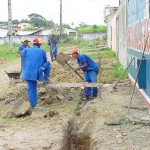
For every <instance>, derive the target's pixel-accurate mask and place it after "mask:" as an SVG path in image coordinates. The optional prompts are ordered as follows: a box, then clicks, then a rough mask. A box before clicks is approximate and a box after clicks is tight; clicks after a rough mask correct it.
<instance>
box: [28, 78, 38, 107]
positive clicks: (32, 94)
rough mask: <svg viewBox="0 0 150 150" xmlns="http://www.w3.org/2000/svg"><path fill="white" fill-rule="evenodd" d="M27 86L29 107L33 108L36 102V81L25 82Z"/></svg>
mask: <svg viewBox="0 0 150 150" xmlns="http://www.w3.org/2000/svg"><path fill="white" fill-rule="evenodd" d="M27 84H28V99H29V101H30V105H31V106H32V107H35V106H36V104H37V102H38V98H37V81H31V80H27Z"/></svg>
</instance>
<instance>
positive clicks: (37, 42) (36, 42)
mask: <svg viewBox="0 0 150 150" xmlns="http://www.w3.org/2000/svg"><path fill="white" fill-rule="evenodd" d="M33 43H34V44H42V41H41V39H39V38H35V39H34V40H33Z"/></svg>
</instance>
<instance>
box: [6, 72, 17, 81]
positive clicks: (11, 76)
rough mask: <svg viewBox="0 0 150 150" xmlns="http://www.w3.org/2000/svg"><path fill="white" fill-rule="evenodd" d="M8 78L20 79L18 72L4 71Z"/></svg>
mask: <svg viewBox="0 0 150 150" xmlns="http://www.w3.org/2000/svg"><path fill="white" fill-rule="evenodd" d="M5 72H6V74H7V75H8V77H9V78H10V79H20V72H13V73H8V72H7V71H5Z"/></svg>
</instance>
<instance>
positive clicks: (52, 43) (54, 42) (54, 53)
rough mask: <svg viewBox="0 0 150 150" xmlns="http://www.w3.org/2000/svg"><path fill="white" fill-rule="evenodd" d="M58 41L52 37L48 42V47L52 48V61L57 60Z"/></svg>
mask: <svg viewBox="0 0 150 150" xmlns="http://www.w3.org/2000/svg"><path fill="white" fill-rule="evenodd" d="M57 43H58V41H57V39H56V38H55V36H54V35H52V36H51V38H50V39H49V40H48V45H49V46H50V57H51V61H53V60H56V58H57V52H58V49H57Z"/></svg>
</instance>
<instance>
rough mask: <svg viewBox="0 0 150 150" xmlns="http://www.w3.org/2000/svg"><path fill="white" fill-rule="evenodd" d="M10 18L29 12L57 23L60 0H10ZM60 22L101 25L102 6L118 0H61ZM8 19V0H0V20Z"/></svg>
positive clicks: (25, 14)
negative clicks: (61, 12)
mask: <svg viewBox="0 0 150 150" xmlns="http://www.w3.org/2000/svg"><path fill="white" fill-rule="evenodd" d="M11 2H12V19H13V20H14V19H17V20H21V19H27V16H28V15H29V14H31V13H37V14H39V15H42V16H43V17H45V18H46V19H47V20H51V19H52V20H53V21H54V22H55V23H59V9H60V0H11ZM62 3H63V14H62V22H63V23H67V24H70V25H71V23H72V22H73V23H74V25H78V24H79V23H80V22H84V23H86V24H88V25H94V24H96V25H101V24H104V22H103V20H104V19H103V10H104V7H105V6H106V5H107V4H109V5H110V6H118V4H119V0H62ZM7 20H8V0H0V21H7Z"/></svg>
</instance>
